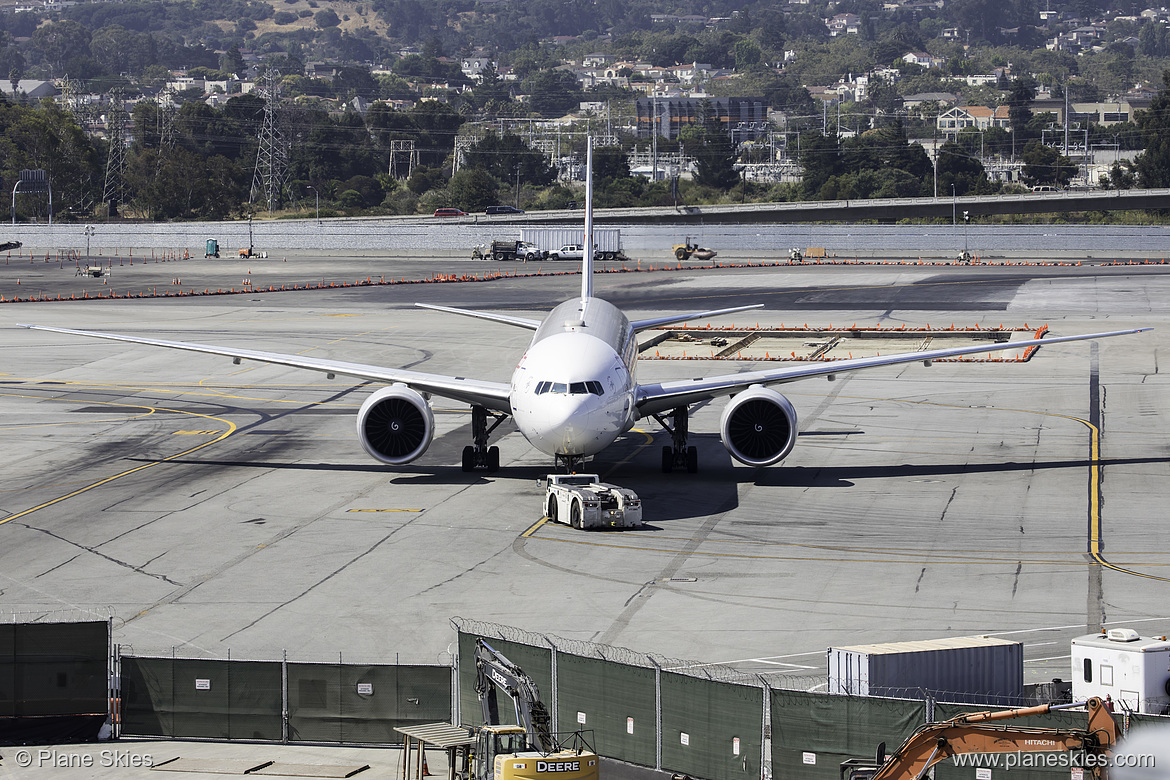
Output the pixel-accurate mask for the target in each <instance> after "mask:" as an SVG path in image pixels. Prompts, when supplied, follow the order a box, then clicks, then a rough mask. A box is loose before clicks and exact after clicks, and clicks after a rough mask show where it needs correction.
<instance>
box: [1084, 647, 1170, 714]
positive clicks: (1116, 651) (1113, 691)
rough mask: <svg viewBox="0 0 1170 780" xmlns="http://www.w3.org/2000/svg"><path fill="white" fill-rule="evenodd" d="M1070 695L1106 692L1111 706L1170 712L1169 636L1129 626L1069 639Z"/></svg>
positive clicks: (1119, 709)
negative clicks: (1147, 634)
mask: <svg viewBox="0 0 1170 780" xmlns="http://www.w3.org/2000/svg"><path fill="white" fill-rule="evenodd" d="M1072 681H1073V686H1072V692H1073V700H1074V701H1084V700H1085V699H1087V698H1089V697H1090V696H1100V697H1101V698H1102V699H1104V698H1105V697H1109V701H1111V702H1112V703H1113V707H1114V710H1115V711H1116V712H1138V713H1144V714H1147V715H1167V714H1170V642H1168V641H1166V637H1164V636H1159V637H1142V636H1139V635H1138V632H1136V631H1134V630H1133V629H1130V628H1113V629H1110V630H1109V632H1108V633H1106V634H1089V635H1088V636H1079V637H1077V638H1076V639H1074V640H1072Z"/></svg>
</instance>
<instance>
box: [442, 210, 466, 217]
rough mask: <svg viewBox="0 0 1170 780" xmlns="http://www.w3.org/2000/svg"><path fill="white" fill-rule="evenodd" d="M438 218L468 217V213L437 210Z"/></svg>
mask: <svg viewBox="0 0 1170 780" xmlns="http://www.w3.org/2000/svg"><path fill="white" fill-rule="evenodd" d="M435 216H436V217H466V216H467V212H466V211H463V210H461V209H450V208H446V209H435Z"/></svg>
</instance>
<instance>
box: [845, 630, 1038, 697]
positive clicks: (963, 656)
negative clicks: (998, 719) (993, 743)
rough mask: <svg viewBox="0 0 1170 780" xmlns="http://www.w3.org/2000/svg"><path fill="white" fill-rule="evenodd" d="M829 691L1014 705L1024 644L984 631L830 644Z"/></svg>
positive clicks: (1020, 691)
mask: <svg viewBox="0 0 1170 780" xmlns="http://www.w3.org/2000/svg"><path fill="white" fill-rule="evenodd" d="M829 693H835V694H842V695H852V696H890V697H896V698H919V697H921V696H923V695H924V694H929V695H930V696H932V697H934V698H935V699H938V700H940V701H956V702H964V703H971V704H993V705H1004V706H1014V705H1017V704H1019V703H1020V698H1021V697H1022V696H1023V695H1024V646H1023V644H1022V643H1020V642H1011V641H1009V640H1006V639H1000V638H998V637H989V636H971V637H956V638H953V639H929V640H925V641H920V642H888V643H882V644H873V645H854V646H852V647H830V648H829Z"/></svg>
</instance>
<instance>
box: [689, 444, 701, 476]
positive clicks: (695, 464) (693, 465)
mask: <svg viewBox="0 0 1170 780" xmlns="http://www.w3.org/2000/svg"><path fill="white" fill-rule="evenodd" d="M698 471H699V448H698V447H687V472H688V473H691V474H696V473H698Z"/></svg>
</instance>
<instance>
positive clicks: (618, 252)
mask: <svg viewBox="0 0 1170 780" xmlns="http://www.w3.org/2000/svg"><path fill="white" fill-rule="evenodd" d="M520 240H521V241H525V242H527V243H529V244H535V245H536V246H538V247H540V249H541V250H542V251H543V252H545V253H548V252H556V251H557V250H559V249H560V248H561V247H563V246H567V245H572V244H578V245H582V246H584V244H585V231H584V230H583V229H581V228H579V227H571V228H570V227H565V228H520ZM593 256H594V257H596V258H597V259H598V260H616V259H618V258H619V257H620V256H622V231H621V230H619V229H618V228H596V227H595V228H593Z"/></svg>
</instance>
